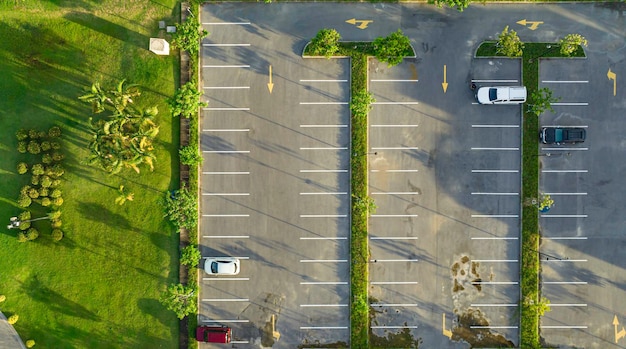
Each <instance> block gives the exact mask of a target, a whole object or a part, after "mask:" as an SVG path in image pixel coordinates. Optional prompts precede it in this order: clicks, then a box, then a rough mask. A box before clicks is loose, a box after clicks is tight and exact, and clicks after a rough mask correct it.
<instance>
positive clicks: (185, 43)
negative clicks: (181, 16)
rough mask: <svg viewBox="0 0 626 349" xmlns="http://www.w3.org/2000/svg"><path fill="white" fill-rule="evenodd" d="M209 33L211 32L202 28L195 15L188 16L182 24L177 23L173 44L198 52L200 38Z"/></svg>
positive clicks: (192, 52)
mask: <svg viewBox="0 0 626 349" xmlns="http://www.w3.org/2000/svg"><path fill="white" fill-rule="evenodd" d="M207 35H209V32H207V31H206V30H204V29H202V27H201V26H200V24H199V23H198V20H196V19H195V17H191V18H188V19H187V20H186V21H184V22H183V23H180V24H178V23H177V24H176V33H174V37H173V38H172V46H174V47H176V48H179V49H181V50H184V51H187V52H189V54H197V53H198V50H199V47H200V40H202V39H203V38H204V37H206V36H207Z"/></svg>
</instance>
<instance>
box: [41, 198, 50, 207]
mask: <svg viewBox="0 0 626 349" xmlns="http://www.w3.org/2000/svg"><path fill="white" fill-rule="evenodd" d="M50 204H52V201H50V198H43V199H41V206H43V207H48V206H50Z"/></svg>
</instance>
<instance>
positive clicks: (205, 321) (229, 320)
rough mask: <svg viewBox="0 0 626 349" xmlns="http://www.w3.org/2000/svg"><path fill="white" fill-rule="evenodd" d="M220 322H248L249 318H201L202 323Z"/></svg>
mask: <svg viewBox="0 0 626 349" xmlns="http://www.w3.org/2000/svg"><path fill="white" fill-rule="evenodd" d="M220 322H224V323H226V322H238V323H248V322H250V320H239V319H219V320H202V323H205V324H210V323H220Z"/></svg>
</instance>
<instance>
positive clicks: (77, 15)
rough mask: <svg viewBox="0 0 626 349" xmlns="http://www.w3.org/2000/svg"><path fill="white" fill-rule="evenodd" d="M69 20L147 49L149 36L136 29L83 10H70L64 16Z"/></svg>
mask: <svg viewBox="0 0 626 349" xmlns="http://www.w3.org/2000/svg"><path fill="white" fill-rule="evenodd" d="M64 18H66V19H67V20H69V21H72V22H74V23H77V24H80V25H82V26H84V27H87V28H90V29H93V30H95V31H98V32H100V33H102V34H105V35H108V36H110V37H113V38H115V39H118V40H120V41H123V42H127V43H130V44H133V45H135V46H137V47H140V48H143V49H146V50H147V47H148V45H149V43H150V38H148V37H147V36H145V35H143V34H140V33H138V32H136V31H133V30H130V29H128V28H125V27H123V26H121V25H119V24H115V23H113V22H111V21H108V20H106V19H104V18H100V17H97V16H94V15H93V14H91V13H85V12H70V13H68V14H66V15H65V16H64Z"/></svg>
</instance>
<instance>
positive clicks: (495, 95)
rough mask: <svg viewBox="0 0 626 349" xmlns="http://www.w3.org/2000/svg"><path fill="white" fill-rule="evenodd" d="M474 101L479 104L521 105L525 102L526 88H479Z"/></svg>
mask: <svg viewBox="0 0 626 349" xmlns="http://www.w3.org/2000/svg"><path fill="white" fill-rule="evenodd" d="M476 99H477V100H478V103H480V104H521V103H524V102H526V86H495V87H481V88H479V89H478V91H477V92H476Z"/></svg>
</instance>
